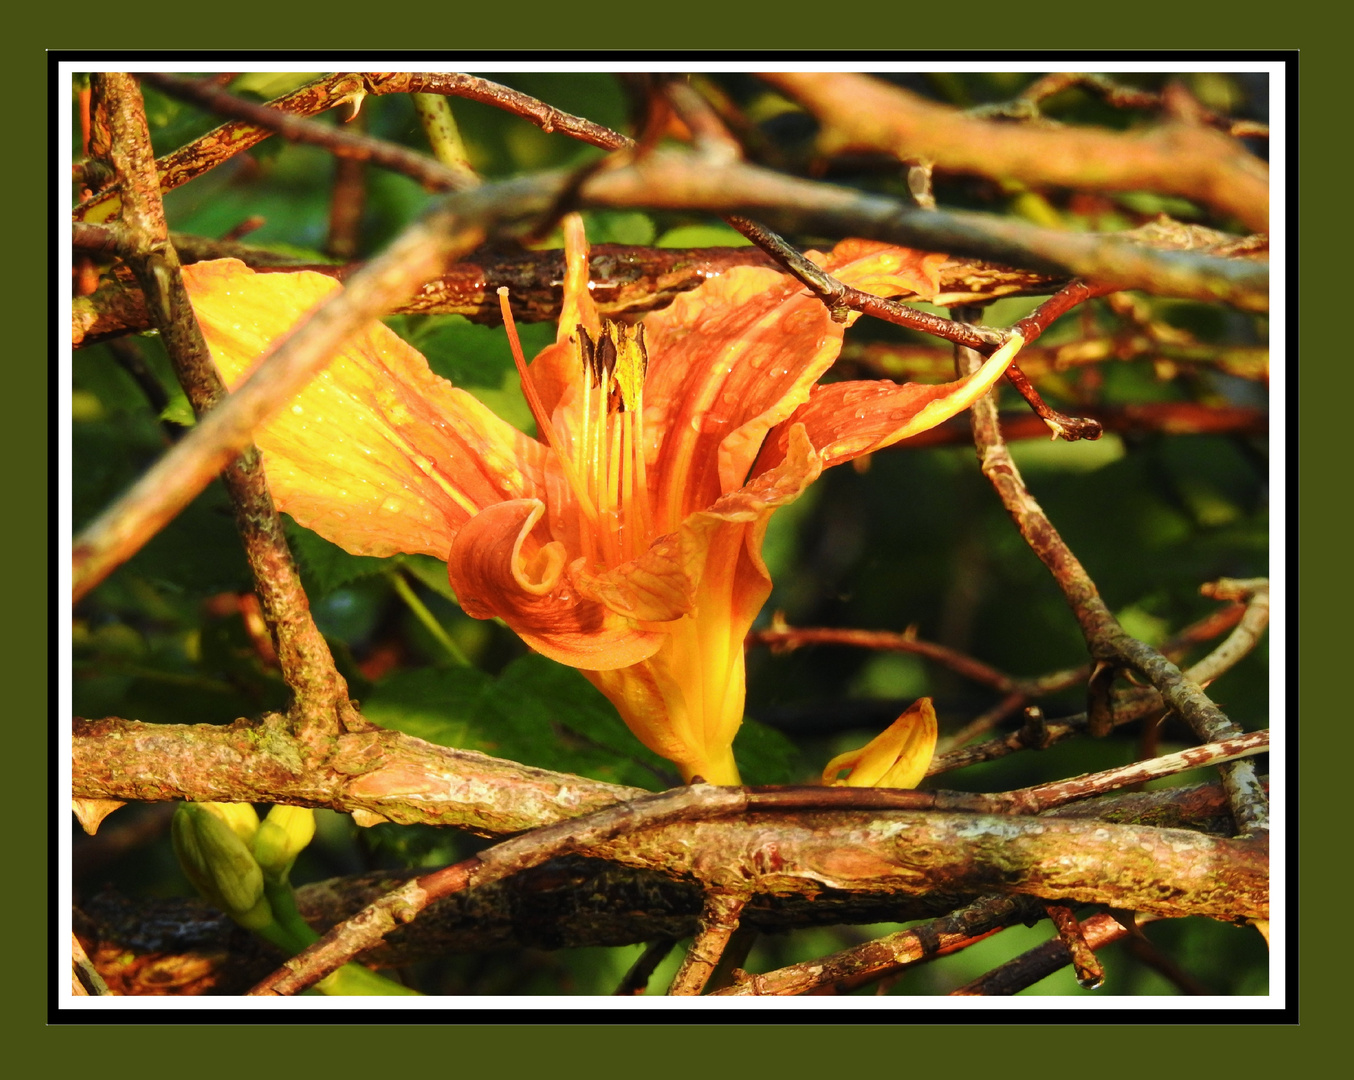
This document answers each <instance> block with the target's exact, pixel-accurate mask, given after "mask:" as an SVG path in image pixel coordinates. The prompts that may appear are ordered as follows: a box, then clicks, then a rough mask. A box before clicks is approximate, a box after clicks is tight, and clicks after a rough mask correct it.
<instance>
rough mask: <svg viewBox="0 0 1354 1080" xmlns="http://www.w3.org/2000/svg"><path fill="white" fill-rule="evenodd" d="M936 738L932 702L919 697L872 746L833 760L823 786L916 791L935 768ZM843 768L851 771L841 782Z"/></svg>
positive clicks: (827, 769)
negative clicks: (929, 771) (930, 769)
mask: <svg viewBox="0 0 1354 1080" xmlns="http://www.w3.org/2000/svg"><path fill="white" fill-rule="evenodd" d="M936 736H937V727H936V710H935V708H934V707H933V705H932V704H931V699H930V698H929V697H924V698H918V699H917V700H916V701H914V702H913V703H912V704H911V705H909V706H908V708H907V709H906V710H905V711H904V712H903V714H902V715H901V716H899V717H898V719H897V720H895V721H894V722H893V723H892V724H890V725H889V726H888V727H887V728H885V729H884V731H883V732H881V733H880V734H879V735H876V736H875V737H874V738H873V739H871V740H870V742H869V743H868V744H866V745H865V746H863V747H861V748H860V749H859V750H852V751H850V752H849V753H845V754H839V755H838V756H837V757H835V758H833V759H832V760H831V761H829V762H828V763H827V768H826V769H824V770H823V783H824V784H826V785H827V786H829V787H881V788H914V787H916V786H917V785H918V784H920V783H921V782H922V780H923V779H924V778H925V776H926V770H927V769H928V768H929V767H930V765H931V757H932V755H934V754H935V750H936ZM843 769H850V770H851V771H850V773H848V774H847V776H846V777H844V778H842V779H838V777H837V774H838V773H839V772H841V771H842V770H843Z"/></svg>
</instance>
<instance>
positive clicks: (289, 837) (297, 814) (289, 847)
mask: <svg viewBox="0 0 1354 1080" xmlns="http://www.w3.org/2000/svg"><path fill="white" fill-rule="evenodd" d="M314 836H315V811H314V810H312V809H310V807H308V806H274V807H273V808H272V809H271V810H269V811H268V816H267V817H266V818H264V819H263V823H262V824H261V825H260V826H259V829H258V832H256V833H255V834H254V845H253V848H254V861H255V862H257V863H258V864H259V866H260V868H261V869H262V870H263V873H264V874H265V875H266V876H267V877H268V878H269V879H271V880H274V881H281V880H285V879H286V877H287V875H288V874H289V873H290V872H291V868H292V864H293V863H294V862H296V856H298V855H299V854H301V852H302V851H303V850H304V849H305V846H306V845H307V844H309V843H310V841H311V840H312V839H313V838H314Z"/></svg>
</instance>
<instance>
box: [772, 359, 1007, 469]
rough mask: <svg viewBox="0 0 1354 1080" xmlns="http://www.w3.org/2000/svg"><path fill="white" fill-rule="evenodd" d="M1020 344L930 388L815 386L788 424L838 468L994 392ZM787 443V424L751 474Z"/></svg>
mask: <svg viewBox="0 0 1354 1080" xmlns="http://www.w3.org/2000/svg"><path fill="white" fill-rule="evenodd" d="M1023 344H1024V339H1023V338H1022V337H1020V335H1019V334H1013V335H1012V336H1011V339H1010V341H1009V342H1007V344H1006V345H1004V346H1002V347H1001V348H1000V349H999V350H998V351H997V352H995V353H993V354H992V356H990V357H989V358H988V359H987V361H986V362H985V363H984V364H983V366H982V367H981V368H980V369H979V370H978V371H976V372H975V373H974V374H972V375H970V376H969V377H967V378H964V379H957V380H955V381H954V382H948V383H939V384H935V385H928V384H924V383H895V382H890V381H888V380H886V379H883V380H879V381H877V382H840V383H830V384H828V385H826V386H817V387H814V390H813V393H812V394H811V395H810V397H809V400H808V403H807V404H806V405H804V406H802V407H801V408H799V409H797V410H796V411H795V413H794V415H793V417H792V418H791V423H792V424H802V425H804V428H805V429H806V430H807V431H808V433H809V437H810V439H812V440H813V444H814V446H816V447H818V448H819V450H820V452H821V453H822V455H823V459H824V462H825V463H826V465H827V466H832V465H840V464H841V463H842V462H844V461H850V460H851V459H852V458H856V457H860V456H861V455H862V454H869V453H873V452H874V451H875V450H882V449H883V448H884V447H886V446H892V445H893V444H894V443H896V442H899V441H900V440H902V439H906V438H909V437H910V436H912V435H916V434H917V433H918V432H922V431H927V430H929V429H930V428H933V427H936V426H937V425H939V424H942V423H944V422H945V421H946V420H948V419H949V418H950V417H952V416H956V415H958V414H959V413H960V412H962V411H963V410H964V409H967V408H968V407H969V406H970V405H972V404H973V403H974V402H975V401H976V400H977V399H978V398H980V397H981V396H982V395H983V394H985V393H987V391H988V390H990V389H991V388H992V385H993V384H994V383H995V382H996V381H997V380H998V379H1000V378H1001V376H1002V374H1003V373H1004V372H1005V371H1006V369H1007V368H1008V367H1009V366H1010V364H1011V362H1012V361H1013V360H1014V359H1015V357H1016V354H1017V353H1018V352H1019V351H1020V347H1021V346H1022V345H1023ZM788 440H789V425H786V426H785V427H784V429H783V430H782V431H779V432H772V433H771V435H770V437H769V438H768V439H767V441H766V444H765V446H763V448H762V452H761V455H760V456H759V458H758V460H757V465H756V468H755V469H754V472H756V471H760V470H762V469H766V468H771V467H773V466H774V465H776V464H777V463H778V462H779V461H780V459H781V455H782V454H783V453H784V452H785V447H787V446H788Z"/></svg>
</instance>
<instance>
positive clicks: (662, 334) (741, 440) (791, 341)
mask: <svg viewBox="0 0 1354 1080" xmlns="http://www.w3.org/2000/svg"><path fill="white" fill-rule="evenodd" d="M818 258H819V260H820V261H821V262H822V263H823V265H824V266H825V268H826V269H827V270H828V271H829V272H831V273H833V274H835V275H836V276H837V277H839V278H840V279H841V280H842V281H844V282H845V283H846V284H849V285H854V286H857V287H868V288H869V290H870V291H871V292H873V293H876V294H877V295H884V296H892V295H897V294H899V293H919V294H922V295H934V293H935V288H936V284H937V281H938V278H937V277H936V272H935V267H936V265H937V263H938V262H939V261H943V257H941V256H922V255H920V254H919V253H917V252H913V251H909V250H907V249H904V248H896V247H892V246H890V245H887V244H876V243H873V242H869V241H848V242H844V243H843V244H840V245H838V247H837V249H835V250H834V252H833V253H832V254H831V255H829V256H827V257H826V258H823V257H821V256H818ZM645 327H646V329H647V331H648V340H649V354H650V358H651V363H650V368H649V376H648V381H647V383H646V387H645V395H646V402H647V406H646V412H645V423H646V425H647V427H648V429H649V430H650V431H656V432H663V435H662V442H661V444H660V445H658V446H657V447H656V448H655V449H656V452H655V455H654V459H653V467H652V468H651V470H650V474H651V475H655V476H657V477H658V490H657V493H656V494H657V505H658V513H659V514H660V515H666V517H665V518H664V521H665V523H666V525H667V526H668V527H674V526H675V524H676V522H677V521H680V520H682V519H683V518H684V517H686V516H687V515H688V514H690V513H691V512H692V511H693V510H695V509H698V508H699V507H702V506H708V505H710V503H712V502H713V501H714V500H715V499H717V498H718V497H719V496H720V495H722V494H725V493H727V492H730V491H733V490H736V489H737V488H738V487H740V486H741V485H742V484H743V482H744V481H745V480H746V478H747V476H748V474H749V470H750V468H751V466H752V464H753V461H754V460H755V458H756V456H757V453H758V450H759V449H760V448H761V445H762V442H763V440H764V439H765V436H766V434H767V432H768V431H770V430H771V429H772V428H773V427H774V426H775V425H777V424H779V423H782V422H784V421H785V420H786V419H787V418H788V417H789V416H790V415H791V414H792V413H793V412H794V410H795V409H796V408H797V407H798V406H800V405H802V404H803V403H804V402H806V401H807V400H808V399H809V394H810V390H811V388H812V387H813V385H814V383H816V382H817V380H818V379H819V377H821V375H822V374H823V372H824V371H826V370H827V368H828V367H829V366H830V365H831V364H832V362H833V361H834V360H835V359H836V357H837V353H838V352H839V351H840V349H841V341H842V334H843V332H844V330H845V325H844V324H841V323H834V322H833V321H832V319H831V316H830V314H829V313H828V311H827V308H826V307H825V306H824V305H823V304H822V302H821V301H819V300H818V299H817V298H816V297H815V296H813V295H812V294H810V293H809V292H807V290H805V289H804V287H803V286H801V285H800V284H799V283H798V282H797V281H795V280H794V279H792V278H789V277H787V276H786V275H784V274H781V273H778V272H776V271H772V270H764V269H760V268H756V267H741V268H737V269H734V270H731V271H729V272H728V273H726V274H723V275H721V276H720V277H718V278H716V279H714V280H713V281H710V282H708V283H707V284H705V285H703V286H701V287H700V288H699V289H696V290H694V291H693V292H690V293H685V294H683V295H682V296H680V297H678V298H677V300H676V301H674V303H673V304H672V305H671V306H670V307H669V308H667V309H666V310H664V311H660V312H657V313H655V314H654V315H652V316H650V317H649V318H647V319H646V320H645Z"/></svg>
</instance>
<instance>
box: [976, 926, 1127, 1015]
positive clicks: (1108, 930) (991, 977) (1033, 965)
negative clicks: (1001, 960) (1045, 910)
mask: <svg viewBox="0 0 1354 1080" xmlns="http://www.w3.org/2000/svg"><path fill="white" fill-rule="evenodd" d="M1081 932H1082V935H1083V936H1084V939H1085V941H1086V944H1087V946H1088V947H1089V948H1091V949H1102V948H1104V947H1105V946H1106V945H1109V944H1111V943H1113V942H1115V941H1118V940H1119V939H1120V938H1123V937H1127V936H1128V935H1129V934H1130V933H1131V931H1130V930H1129V928H1128V927H1126V926H1124V925H1123V924H1122V923H1121V922H1119V921H1118V920H1117V919H1116V918H1115V917H1114V916H1113V915H1107V914H1105V913H1104V912H1101V913H1100V914H1098V915H1092V916H1091V917H1090V918H1089V919H1087V920H1086V921H1085V922H1084V923H1082V924H1081ZM1070 963H1072V956H1071V954H1070V953H1069V952H1068V949H1067V946H1066V945H1065V944H1064V942H1062V941H1061V940H1058V939H1055V940H1053V941H1046V942H1044V944H1042V945H1037V946H1035V947H1034V948H1033V949H1030V950H1029V951H1028V952H1024V953H1021V954H1020V955H1019V956H1017V957H1016V958H1015V959H1014V960H1009V961H1007V962H1006V963H1005V964H1002V965H1001V967H998V968H994V969H993V970H992V971H989V972H988V973H987V974H986V975H982V976H980V977H979V978H977V979H974V980H973V982H971V983H968V984H966V985H964V986H961V987H960V988H959V989H958V990H954V991H951V996H952V997H993V996H1006V995H1010V994H1018V993H1020V991H1022V990H1025V989H1027V988H1029V987H1031V986H1033V985H1034V984H1035V983H1037V982H1039V981H1041V980H1043V979H1046V978H1048V976H1050V975H1052V974H1053V973H1054V972H1057V971H1061V970H1062V969H1063V968H1065V967H1067V965H1068V964H1070Z"/></svg>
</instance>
